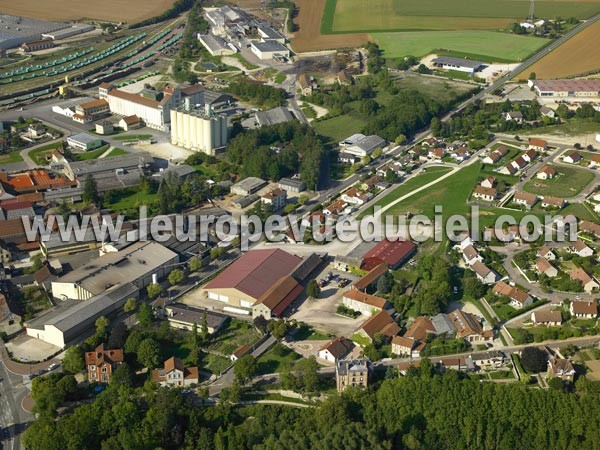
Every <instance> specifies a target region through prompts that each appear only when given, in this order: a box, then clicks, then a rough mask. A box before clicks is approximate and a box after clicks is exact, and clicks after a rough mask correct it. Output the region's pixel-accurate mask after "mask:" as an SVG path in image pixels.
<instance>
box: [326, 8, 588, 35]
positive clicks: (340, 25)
mask: <svg viewBox="0 0 600 450" xmlns="http://www.w3.org/2000/svg"><path fill="white" fill-rule="evenodd" d="M599 10H600V2H597V1H576V0H572V1H554V0H538V1H537V2H536V3H535V14H536V16H537V17H546V18H556V17H573V16H575V17H578V18H580V19H585V18H588V17H591V16H592V15H594V14H595V13H597V12H598V11H599ZM528 14H529V1H527V0H484V1H479V2H473V1H470V0H444V1H441V0H327V3H326V7H325V11H324V14H323V19H322V27H321V32H322V33H325V34H326V33H336V32H337V33H341V32H374V31H391V30H400V31H404V30H416V29H420V30H465V29H471V30H478V29H498V28H503V27H505V26H507V25H508V24H511V23H513V22H514V21H515V20H519V19H524V18H525V17H527V15H528Z"/></svg>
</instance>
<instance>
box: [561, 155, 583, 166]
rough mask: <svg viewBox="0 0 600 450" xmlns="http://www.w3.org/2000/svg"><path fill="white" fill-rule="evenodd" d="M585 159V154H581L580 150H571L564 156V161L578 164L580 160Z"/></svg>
mask: <svg viewBox="0 0 600 450" xmlns="http://www.w3.org/2000/svg"><path fill="white" fill-rule="evenodd" d="M582 159H583V156H581V154H580V153H578V152H571V153H569V154H568V155H566V156H565V157H564V158H563V161H564V162H566V163H569V164H577V163H579V161H581V160H582Z"/></svg>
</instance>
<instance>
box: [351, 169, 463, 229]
mask: <svg viewBox="0 0 600 450" xmlns="http://www.w3.org/2000/svg"><path fill="white" fill-rule="evenodd" d="M450 170H451V169H450V168H448V167H430V168H429V169H427V172H424V173H421V174H419V175H417V176H415V177H414V178H411V179H410V180H408V181H407V182H406V183H404V184H401V185H400V186H398V187H397V188H396V189H394V190H393V191H392V192H390V193H389V194H388V195H386V196H385V197H383V199H382V200H381V201H380V202H378V203H377V206H381V207H382V208H383V207H384V206H386V205H389V204H390V203H392V202H393V201H394V200H396V199H397V198H400V197H402V196H403V195H406V194H408V193H410V192H412V191H414V190H415V189H418V188H420V187H421V186H425V185H426V184H427V183H431V182H432V181H434V180H437V179H438V178H439V177H441V176H442V175H444V174H446V173H448V172H450ZM373 211H374V210H373V207H369V208H367V209H365V210H364V211H363V212H361V213H360V215H359V216H358V217H359V218H361V217H364V216H366V215H369V214H373Z"/></svg>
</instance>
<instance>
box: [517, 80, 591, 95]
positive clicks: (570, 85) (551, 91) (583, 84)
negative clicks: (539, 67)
mask: <svg viewBox="0 0 600 450" xmlns="http://www.w3.org/2000/svg"><path fill="white" fill-rule="evenodd" d="M528 84H529V87H533V89H534V91H535V93H536V94H537V95H538V96H540V97H579V98H581V97H587V98H591V99H594V100H597V99H598V98H599V97H600V79H598V78H593V79H587V80H586V79H563V80H529V81H528Z"/></svg>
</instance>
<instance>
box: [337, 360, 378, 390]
mask: <svg viewBox="0 0 600 450" xmlns="http://www.w3.org/2000/svg"><path fill="white" fill-rule="evenodd" d="M370 369H371V361H369V360H368V359H366V358H364V359H353V360H345V359H343V360H340V361H338V362H337V364H336V366H335V379H336V385H337V391H338V392H343V391H345V390H346V388H347V387H348V386H358V387H363V388H366V387H367V386H368V385H369V371H370Z"/></svg>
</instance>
